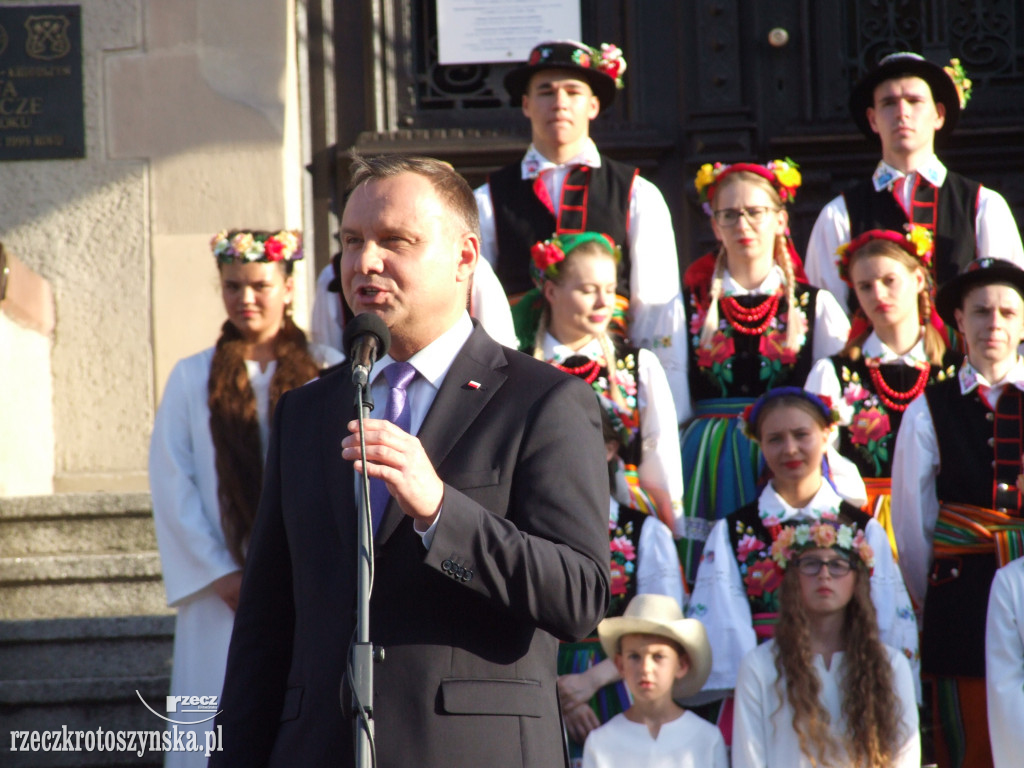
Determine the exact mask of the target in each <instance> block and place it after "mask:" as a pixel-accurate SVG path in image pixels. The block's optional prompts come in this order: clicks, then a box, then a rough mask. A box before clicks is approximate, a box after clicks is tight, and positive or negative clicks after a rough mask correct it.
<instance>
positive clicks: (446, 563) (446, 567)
mask: <svg viewBox="0 0 1024 768" xmlns="http://www.w3.org/2000/svg"><path fill="white" fill-rule="evenodd" d="M451 569H452V561H451V560H445V561H444V562H443V563H441V570H442V571H444V572H445V573H449V572H450V571H451Z"/></svg>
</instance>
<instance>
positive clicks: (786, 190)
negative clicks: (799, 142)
mask: <svg viewBox="0 0 1024 768" xmlns="http://www.w3.org/2000/svg"><path fill="white" fill-rule="evenodd" d="M737 171H747V172H748V173H756V174H757V175H758V176H761V177H762V178H765V179H767V180H768V181H770V182H771V183H772V186H773V187H775V191H776V192H778V193H779V198H781V200H782V202H783V203H790V202H792V201H793V200H795V199H796V191H797V189H799V188H800V184H801V183H802V181H803V179H802V177H801V176H800V166H799V165H797V164H796V163H794V162H793V161H792V160H790V159H789V158H788V157H787V158H786V159H785V160H772V161H771V162H770V163H768V164H767V165H758V164H757V163H733V164H732V165H723V164H722V163H715V164H713V165H712V164H711V163H705V164H704V165H702V166H701V167H700V170H699V171H697V176H696V178H694V180H693V185H694V186H695V187H696V188H697V195H698V197H699V198H700V202H701V203H702V204H703V205H704V210H705V211H706V212H707V213H708V215H709V216H710V215H711V211H710V206H711V203H712V201H713V200H714V198H715V189H716V188H717V187H718V184H719V183H720V182H721V181H722V179H724V178H725V177H726V176H728V175H729V174H730V173H735V172H737Z"/></svg>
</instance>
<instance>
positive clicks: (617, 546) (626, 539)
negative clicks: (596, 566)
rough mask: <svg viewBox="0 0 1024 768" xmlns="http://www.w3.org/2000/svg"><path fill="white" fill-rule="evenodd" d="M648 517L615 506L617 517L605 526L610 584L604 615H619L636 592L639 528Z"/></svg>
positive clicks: (626, 508)
mask: <svg viewBox="0 0 1024 768" xmlns="http://www.w3.org/2000/svg"><path fill="white" fill-rule="evenodd" d="M650 517H651V516H650V515H648V514H646V513H644V512H640V511H639V510H636V509H632V508H630V507H626V506H622V505H619V519H618V521H617V523H616V524H615V527H614V528H613V527H609V529H608V538H609V539H610V542H611V570H612V587H611V592H612V596H611V600H610V601H609V603H608V612H607V613H606V614H605V616H606V617H611V616H621V615H622V614H623V613H625V612H626V606H627V605H628V604H629V601H630V600H632V599H633V597H634V596H635V595H636V572H637V568H639V567H640V531H641V529H642V528H643V527H644V522H645V521H646V520H647V519H648V518H650Z"/></svg>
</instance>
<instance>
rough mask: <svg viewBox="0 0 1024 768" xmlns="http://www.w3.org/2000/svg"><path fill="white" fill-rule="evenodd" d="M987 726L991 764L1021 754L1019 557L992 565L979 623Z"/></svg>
mask: <svg viewBox="0 0 1024 768" xmlns="http://www.w3.org/2000/svg"><path fill="white" fill-rule="evenodd" d="M985 679H986V682H987V686H986V687H987V694H988V732H989V736H990V737H991V740H992V757H993V759H994V761H995V768H1017V766H1019V765H1020V763H1021V756H1022V755H1024V557H1021V558H1018V559H1016V560H1014V561H1013V562H1011V563H1008V564H1006V565H1004V566H1003V567H1002V568H1000V569H999V570H998V571H996V576H995V579H993V580H992V591H991V593H990V595H989V598H988V621H987V622H986V625H985Z"/></svg>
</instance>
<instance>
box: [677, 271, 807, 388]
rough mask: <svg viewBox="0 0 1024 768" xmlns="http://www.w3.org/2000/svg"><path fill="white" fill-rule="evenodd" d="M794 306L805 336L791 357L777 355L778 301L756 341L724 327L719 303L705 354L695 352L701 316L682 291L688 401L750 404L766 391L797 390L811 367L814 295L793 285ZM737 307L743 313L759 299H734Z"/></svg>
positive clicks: (782, 323) (782, 330)
mask: <svg viewBox="0 0 1024 768" xmlns="http://www.w3.org/2000/svg"><path fill="white" fill-rule="evenodd" d="M795 296H796V300H797V302H799V304H800V309H801V311H802V312H803V313H804V315H805V316H806V317H807V335H806V337H805V339H804V344H803V346H802V347H801V348H800V350H799V351H797V352H791V351H790V350H783V349H782V347H781V345H782V342H783V341H784V340H785V337H786V318H787V315H788V312H787V307H788V303H787V301H786V299H785V297H783V298H782V299H781V300H780V301H779V308H778V311H777V312H776V314H775V323H774V324H772V325H770V326H769V327H768V328H766V329H765V331H764V332H763V333H760V334H758V335H748V334H745V333H740V332H738V331H736V330H735V329H734V328H732V327H731V326H730V325H729V322H728V320H726V317H725V313H724V311H723V309H722V303H721V302H719V304H718V316H719V318H720V320H719V331H718V333H717V334H716V336H715V339H714V341H713V342H712V345H711V349H709V350H705V349H700V348H698V346H697V345H698V342H699V341H700V332H701V327H702V324H703V322H704V312H703V311H702V310H701V309H700V308H699V307H697V305H696V298H695V296H694V295H693V294H692V293H691V292H690V291H686V293H685V294H684V296H683V300H684V305H685V307H686V322H687V327H688V328H689V329H690V333H689V343H690V347H689V363H688V365H687V376H688V378H689V382H690V397H691V398H692V399H693V401H694V402H695V403H696V402H698V401H701V400H709V399H714V398H722V397H749V398H756V397H759V396H760V395H762V394H764V393H765V392H767V391H768V390H769V389H771V388H772V387H782V386H787V385H791V386H797V387H802V386H803V385H804V381H805V380H806V379H807V374H808V373H810V371H811V366H812V365H813V363H814V360H813V358H812V349H813V347H814V344H813V341H814V313H815V305H816V303H817V297H818V289H817V288H812V287H811V286H808V285H803V284H801V285H798V286H797V288H796V293H795ZM736 300H737V302H739V304H740V305H741V306H742V307H744V308H747V309H749V308H750V307H753V306H757V305H759V304H760V303H761V302H763V301H764V300H765V297H764V296H763V295H747V296H738V297H737V298H736Z"/></svg>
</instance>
